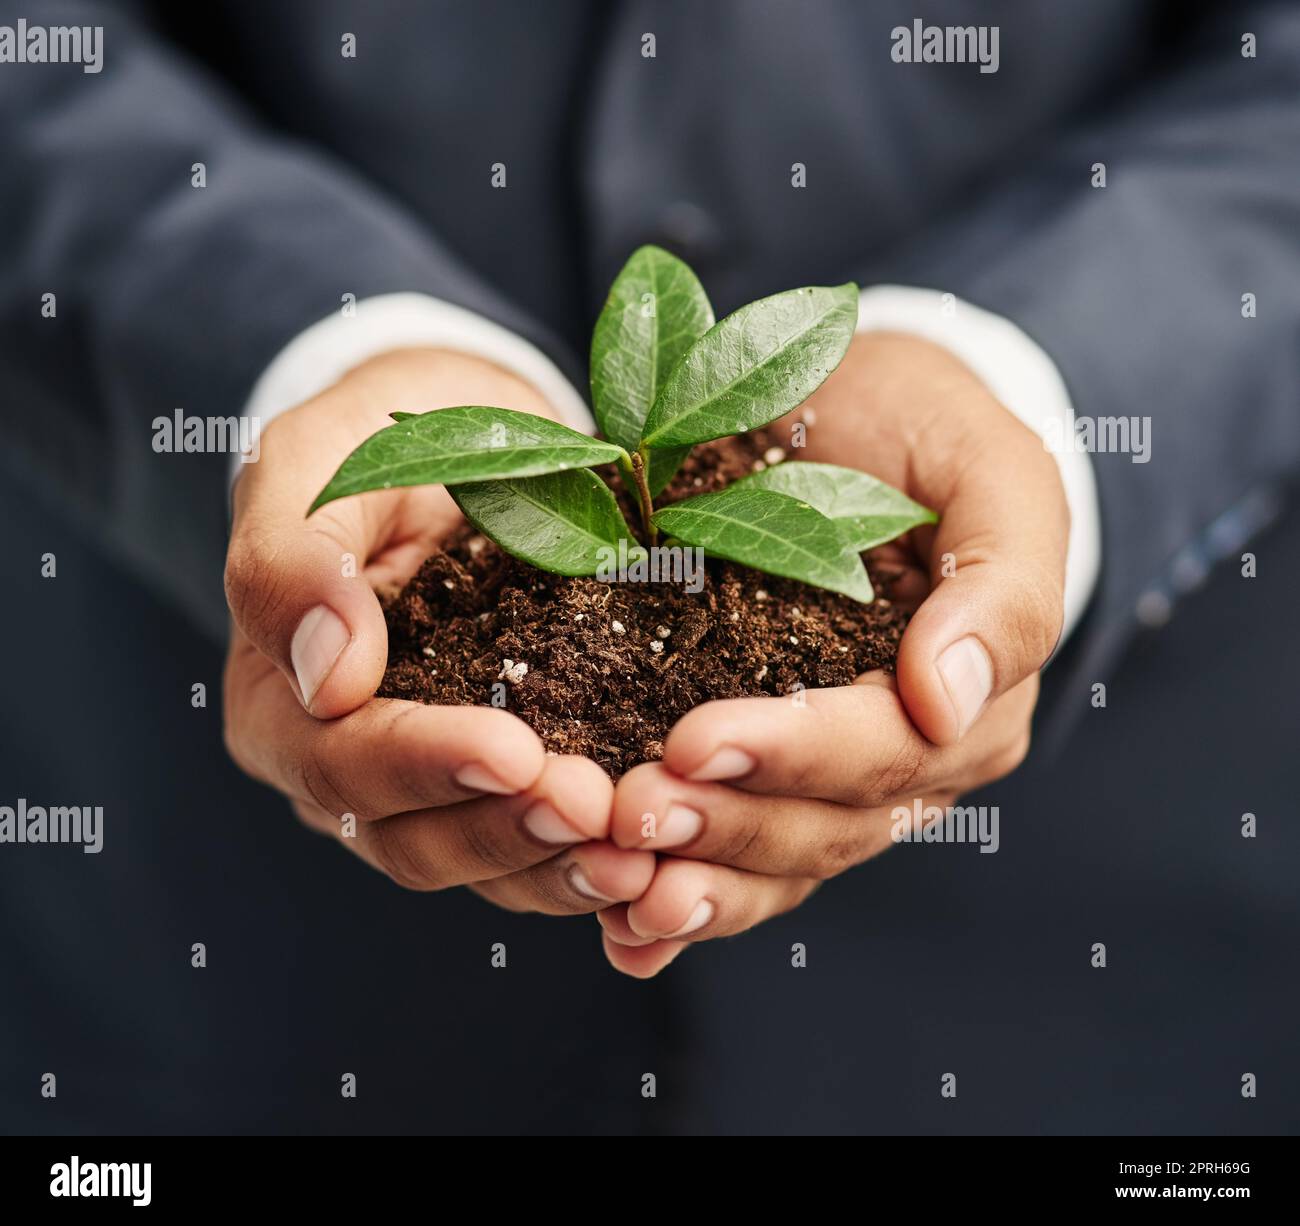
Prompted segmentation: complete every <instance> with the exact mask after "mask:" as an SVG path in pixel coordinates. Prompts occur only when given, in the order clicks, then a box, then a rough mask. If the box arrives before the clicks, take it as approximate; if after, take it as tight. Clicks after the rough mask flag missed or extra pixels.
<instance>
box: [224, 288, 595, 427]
mask: <svg viewBox="0 0 1300 1226" xmlns="http://www.w3.org/2000/svg"><path fill="white" fill-rule="evenodd" d="M415 346H425V347H435V348H438V349H454V350H457V351H458V352H460V353H468V354H472V355H473V356H474V357H479V358H484V359H486V360H487V361H491V362H495V363H496V364H497V365H498V366H500V367H502V368H503V369H505V370H508V371H510V372H511V373H512V374H515V375H518V376H519V378H521V379H524V380H525V381H527V382H528V383H531V384H532V385H533V387H535V388H536V389H537V390H538V391H539V392H540V393H541V394H542V395H543V396H545V397H546V399H547V400H548V401H549V402H550V403H551V404H552V405H553V406H554V407H555V410H556V412H557V413H559V415H560V417H561V420H563V422H564V423H565V425H568V426H572V427H573V428H574V429H575V430H582V431H583V432H584V433H587V434H590V433H592V432H593V431H594V429H595V423H594V421H593V420H592V416H591V410H590V409H588V408H587V402H586V401H585V400H584V399H583V398H582V394H581V393H580V392H579V391H578V389H577V388H575V387H574V386H573V384H572V383H570V382H569V380H568V379H566V378H565V377H564V375H563V374H562V373H561V372H560V369H559V367H557V366H556V365H555V363H554V362H552V361H551V359H550V358H548V357H547V356H546V355H545V354H544V353H543V352H542V351H541V350H540V349H538V348H537V347H536V346H535V345H533V344H530V343H529V342H528V341H526V340H524V338H523V337H522V336H519V335H518V334H516V333H514V332H511V331H510V329H509V328H503V327H502V326H501V325H500V324H496V323H493V322H492V321H491V320H490V319H486V318H484V317H483V316H482V315H478V314H476V313H475V312H473V311H467V310H466V309H465V308H464V307H458V306H453V305H452V304H451V303H450V302H443V301H442V300H441V299H438V298H431V297H429V296H428V295H427V294H417V293H400V294H379V295H376V296H375V297H373V298H363V299H362V300H361V301H360V302H358V303H357V304H356V308H355V314H352V315H343V314H342V313H341V312H340V313H338V314H333V315H330V316H328V317H327V318H325V319H322V320H321V321H320V322H319V323H315V324H312V325H311V327H309V328H307V329H306V330H305V331H303V332H300V333H299V334H298V335H297V336H296V337H294V339H293V340H291V341H290V342H289V343H288V344H287V345H286V346H285V347H284V348H283V349H282V350H280V352H279V353H278V354H277V355H276V356H275V358H274V359H272V361H271V364H270V365H269V366H268V367H267V368H266V370H265V371H263V372H262V375H261V377H260V378H259V379H258V381H257V383H256V384H255V385H254V387H253V391H252V394H251V395H250V396H249V399H248V403H247V405H246V406H245V408H244V413H245V415H246V416H248V417H252V418H255V419H256V420H257V421H258V423H259V429H265V428H266V427H267V426H268V425H270V423H271V422H272V421H273V420H274V419H275V418H276V417H277V416H278V415H279V414H281V413H283V412H285V411H286V410H287V409H291V408H293V407H294V405H297V404H301V403H302V402H303V401H304V400H308V399H310V398H311V397H312V396H315V395H318V394H319V393H320V392H323V391H324V390H325V389H326V388H327V387H329V386H331V385H332V384H334V383H337V382H338V380H339V379H340V378H342V376H343V375H345V374H346V373H347V372H348V371H349V370H351V369H352V368H353V367H355V366H360V365H361V363H362V362H364V361H366V360H367V359H368V358H373V357H375V356H376V355H378V354H380V353H384V352H386V351H387V350H389V349H406V348H412V347H415Z"/></svg>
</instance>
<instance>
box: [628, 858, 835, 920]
mask: <svg viewBox="0 0 1300 1226" xmlns="http://www.w3.org/2000/svg"><path fill="white" fill-rule="evenodd" d="M817 886H818V882H816V881H808V880H805V879H803V878H797V877H767V876H764V875H763V874H761V873H746V872H744V871H742V870H741V869H737V868H729V867H727V866H726V865H722V864H706V863H703V862H701V861H698V860H680V859H677V858H676V857H674V856H661V857H660V858H659V864H658V867H657V868H656V869H655V875H654V880H653V881H652V882H651V883H650V888H649V889H648V890H646V892H645V893H644V894H643V895H642V896H641V897H640V898H638V899H637V900H636V901H635V902H633V903H630V904H629V905H628V909H627V922H628V926H629V927H630V928H631V929H632V931H633V932H635V933H636V934H637V935H638V936H641V937H655V938H657V939H661V940H662V939H667V940H678V941H705V940H710V939H711V938H713V937H722V936H731V935H733V934H734V933H737V932H744V931H745V930H746V929H748V928H752V927H753V926H754V925H755V924H759V923H762V922H763V920H765V919H771V918H772V917H773V916H774V915H781V914H782V913H783V912H786V911H789V910H790V909H791V908H793V907H797V906H798V905H799V904H800V903H801V902H803V900H804V899H805V898H807V897H808V895H809V894H811V893H812V892H813V891H814V890H815V889H816V888H817Z"/></svg>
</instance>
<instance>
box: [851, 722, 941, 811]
mask: <svg viewBox="0 0 1300 1226" xmlns="http://www.w3.org/2000/svg"><path fill="white" fill-rule="evenodd" d="M925 759H926V747H925V745H924V744H923V743H922V742H921V741H920V739H919V738H915V737H907V738H906V739H905V740H904V741H903V743H902V744H901V745H899V747H898V749H897V750H896V751H895V753H894V756H893V757H892V758H891V759H890V761H889V762H888V763H887V764H886V765H885V766H884V768H883V769H881V770H880V771H878V772H877V773H876V775H875V777H874V778H873V779H870V780H869V781H868V785H867V792H868V795H867V796H865V797H863V798H862V799H863V804H864V805H873V804H879V803H880V802H881V801H883V800H886V799H888V798H889V797H891V796H897V795H899V793H901V792H906V791H907V790H908V789H909V788H910V787H911V786H912V785H913V784H914V783H915V782H916V780H917V777H918V776H919V775H920V773H921V768H922V767H923V766H924V765H925Z"/></svg>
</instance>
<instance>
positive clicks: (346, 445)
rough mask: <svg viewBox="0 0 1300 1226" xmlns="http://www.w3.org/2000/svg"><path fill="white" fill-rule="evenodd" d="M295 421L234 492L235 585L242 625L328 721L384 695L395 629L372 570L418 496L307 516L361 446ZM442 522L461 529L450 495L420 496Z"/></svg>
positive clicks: (344, 503) (231, 581)
mask: <svg viewBox="0 0 1300 1226" xmlns="http://www.w3.org/2000/svg"><path fill="white" fill-rule="evenodd" d="M304 420H306V419H296V420H295V414H294V413H289V414H287V415H286V416H285V417H284V418H282V419H280V420H279V421H277V422H276V423H275V424H274V425H273V426H272V427H271V428H270V429H268V430H267V432H266V434H265V436H264V438H263V440H262V444H261V448H262V453H261V458H260V460H259V462H258V463H257V464H255V465H249V466H248V468H247V470H246V471H245V472H244V473H242V474H241V476H240V479H239V481H238V482H237V483H236V486H235V490H234V499H233V503H234V517H233V523H232V527H231V538H230V546H229V549H228V552H227V556H226V570H225V586H226V599H227V601H228V602H229V605H230V610H231V613H232V615H233V617H234V620H235V624H236V625H237V626H238V627H239V629H240V630H241V631H242V632H243V633H244V634H245V635H246V636H247V637H248V639H249V640H250V641H251V642H252V643H253V645H254V646H255V647H256V648H257V649H258V650H259V651H261V652H262V653H263V654H265V655H266V656H268V657H269V658H270V659H271V660H273V661H274V662H275V664H276V666H277V667H278V668H279V669H280V670H281V671H282V672H283V673H284V675H285V676H286V677H287V678H288V679H289V682H290V684H291V685H292V687H293V691H294V693H295V694H296V695H297V697H298V699H299V701H300V702H301V703H302V704H303V706H304V707H306V708H307V710H309V711H311V712H312V713H313V714H314V715H316V716H318V717H320V718H323V719H328V718H332V717H334V716H337V715H341V714H343V713H345V712H347V711H351V710H353V709H355V708H356V707H357V706H359V705H360V704H361V703H363V702H364V701H365V700H366V699H367V698H369V697H370V696H371V695H372V694H373V693H374V692H375V690H376V689H377V688H378V686H379V683H380V681H381V680H382V678H383V675H384V667H385V664H386V662H387V658H388V632H387V628H386V626H385V624H384V617H383V612H382V610H381V609H380V605H379V601H378V599H377V598H376V596H375V593H374V591H373V589H372V587H371V581H370V576H368V574H367V572H366V565H367V563H368V562H369V561H370V559H371V556H372V554H373V553H374V552H375V551H376V550H377V549H378V548H379V546H380V545H381V543H383V542H384V540H385V537H386V535H387V531H388V529H389V527H390V526H391V523H392V520H393V517H394V516H396V515H397V514H398V513H399V507H400V506H401V502H402V499H403V498H407V499H409V498H411V497H413V496H415V495H412V494H410V493H407V492H398V491H388V492H383V491H380V492H376V493H374V494H371V495H366V496H364V497H360V498H351V499H343V500H340V501H338V502H334V503H330V504H328V505H327V506H325V507H323V508H321V509H320V510H319V511H317V512H316V513H315V514H313V515H312V516H311V517H310V518H309V517H308V516H307V508H308V507H309V506H310V504H311V501H312V499H313V497H314V496H315V495H316V493H318V492H319V490H320V489H321V487H322V486H323V485H324V484H325V483H326V481H327V480H328V479H329V476H330V474H331V473H332V472H333V469H334V467H336V466H337V464H338V462H339V460H340V459H341V458H342V457H343V456H345V455H346V454H347V453H348V451H350V450H351V448H352V446H353V445H354V444H355V441H356V440H355V438H354V437H353V435H352V434H351V433H348V432H346V431H344V430H343V429H342V427H341V425H340V426H339V428H338V429H336V430H335V431H334V433H333V434H331V433H330V432H329V429H328V420H327V419H323V416H322V415H321V414H319V413H318V414H314V415H312V417H311V418H310V424H312V426H313V433H312V434H311V435H310V436H307V437H304V433H303V430H302V429H301V426H300V422H301V421H304ZM418 497H419V499H420V502H421V506H422V507H424V508H425V509H426V510H427V513H428V515H429V517H430V522H431V523H432V522H434V521H435V520H446V521H447V522H448V523H450V522H454V518H455V508H454V506H453V505H452V503H451V500H450V498H449V497H448V496H447V495H446V492H445V491H443V490H427V491H419V493H418Z"/></svg>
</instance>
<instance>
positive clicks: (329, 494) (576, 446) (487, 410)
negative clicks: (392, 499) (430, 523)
mask: <svg viewBox="0 0 1300 1226" xmlns="http://www.w3.org/2000/svg"><path fill="white" fill-rule="evenodd" d="M626 458H627V456H626V453H625V452H624V451H623V449H622V448H621V447H618V446H616V445H615V444H613V443H605V442H601V441H599V440H598V439H594V438H590V437H588V436H587V435H585V434H579V433H578V431H577V430H570V429H569V427H568V426H561V425H560V424H559V423H558V422H553V421H549V420H548V419H547V418H545V417H536V416H534V415H533V414H532V413H517V412H515V411H514V410H513V409H498V408H492V407H489V406H487V405H461V406H459V407H457V408H452V409H437V410H435V411H434V412H432V413H414V414H409V415H405V414H404V415H402V416H401V418H400V419H399V420H398V422H397V423H396V424H395V425H392V426H386V427H385V428H384V429H382V430H380V431H379V432H378V433H377V434H372V435H371V436H370V437H369V438H368V439H366V441H365V442H364V443H362V444H361V446H360V447H358V448H357V449H356V450H355V451H354V452H353V453H352V454H351V455H350V456H348V458H347V459H346V460H344V461H343V463H342V465H341V466H340V467H339V470H338V472H336V473H335V474H334V476H333V477H331V478H330V481H329V484H328V485H326V487H325V488H324V489H323V490H321V492H320V493H319V494H318V495H317V496H316V501H315V502H313V503H312V504H311V509H310V510H309V511H308V512H307V514H308V515H310V514H311V512H312V511H314V510H316V509H317V507H322V506H324V505H325V504H326V503H327V502H333V501H334V499H336V498H346V497H347V496H348V495H349V494H360V493H362V492H364V491H365V490H386V489H391V488H393V487H394V486H401V485H438V484H441V485H459V484H461V483H463V482H466V481H487V480H499V479H504V478H507V477H532V476H537V475H539V474H541V473H553V472H561V471H563V470H564V469H568V468H586V467H589V466H590V465H593V464H609V463H611V462H612V461H614V460H618V459H626Z"/></svg>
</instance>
